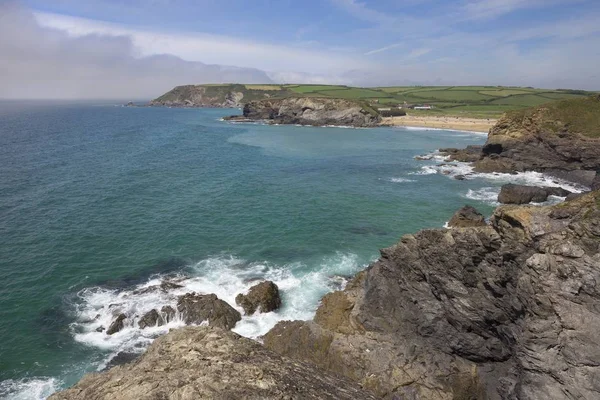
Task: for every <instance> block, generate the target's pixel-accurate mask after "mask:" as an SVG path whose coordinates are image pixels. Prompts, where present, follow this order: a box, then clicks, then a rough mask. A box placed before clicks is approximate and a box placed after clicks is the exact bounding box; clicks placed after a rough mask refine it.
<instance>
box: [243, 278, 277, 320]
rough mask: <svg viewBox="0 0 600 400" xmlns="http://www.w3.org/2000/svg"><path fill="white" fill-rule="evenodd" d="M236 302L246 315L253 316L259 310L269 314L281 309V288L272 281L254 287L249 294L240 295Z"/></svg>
mask: <svg viewBox="0 0 600 400" xmlns="http://www.w3.org/2000/svg"><path fill="white" fill-rule="evenodd" d="M235 302H236V304H237V305H239V306H241V307H242V308H243V309H244V312H245V313H246V315H252V314H254V313H255V312H256V311H257V310H258V312H261V313H268V312H271V311H275V310H277V309H278V308H279V307H281V297H280V296H279V288H278V287H277V285H276V284H274V283H273V282H271V281H265V282H261V283H259V284H257V285H254V286H252V287H251V288H250V290H249V291H248V294H242V293H240V294H238V295H237V296H236V298H235Z"/></svg>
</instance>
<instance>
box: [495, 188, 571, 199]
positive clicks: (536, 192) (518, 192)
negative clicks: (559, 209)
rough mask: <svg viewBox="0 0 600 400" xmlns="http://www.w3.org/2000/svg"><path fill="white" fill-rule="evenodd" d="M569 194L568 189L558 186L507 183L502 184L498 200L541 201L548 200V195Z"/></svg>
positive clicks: (560, 195) (561, 195) (563, 195)
mask: <svg viewBox="0 0 600 400" xmlns="http://www.w3.org/2000/svg"><path fill="white" fill-rule="evenodd" d="M569 194H571V192H570V191H568V190H565V189H563V188H559V187H539V186H526V185H515V184H512V183H509V184H507V185H503V186H502V189H501V190H500V194H499V195H498V202H500V203H502V204H528V203H531V202H534V203H543V202H544V201H546V200H548V196H559V197H566V196H567V195H569Z"/></svg>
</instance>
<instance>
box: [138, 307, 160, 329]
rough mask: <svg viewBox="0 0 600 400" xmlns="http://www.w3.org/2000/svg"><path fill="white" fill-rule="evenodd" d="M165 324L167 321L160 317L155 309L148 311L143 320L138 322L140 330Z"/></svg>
mask: <svg viewBox="0 0 600 400" xmlns="http://www.w3.org/2000/svg"><path fill="white" fill-rule="evenodd" d="M164 324H165V321H164V320H163V318H162V317H161V316H160V314H159V313H158V311H156V310H155V309H154V308H153V309H152V310H150V311H148V312H147V313H146V314H144V315H143V316H142V318H141V319H140V320H139V322H138V326H139V327H140V329H144V328H149V327H153V326H162V325H164Z"/></svg>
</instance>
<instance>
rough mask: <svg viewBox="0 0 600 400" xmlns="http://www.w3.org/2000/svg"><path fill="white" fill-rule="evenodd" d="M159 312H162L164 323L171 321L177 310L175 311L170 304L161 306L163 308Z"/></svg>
mask: <svg viewBox="0 0 600 400" xmlns="http://www.w3.org/2000/svg"><path fill="white" fill-rule="evenodd" d="M160 312H161V313H162V317H163V320H164V321H165V322H166V323H169V322H171V321H173V320H174V319H175V316H176V315H177V311H175V309H174V308H173V307H171V306H163V308H161V309H160Z"/></svg>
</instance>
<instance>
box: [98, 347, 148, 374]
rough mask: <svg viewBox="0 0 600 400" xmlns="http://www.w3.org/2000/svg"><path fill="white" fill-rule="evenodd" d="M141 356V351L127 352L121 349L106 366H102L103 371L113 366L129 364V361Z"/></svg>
mask: <svg viewBox="0 0 600 400" xmlns="http://www.w3.org/2000/svg"><path fill="white" fill-rule="evenodd" d="M140 356H141V353H131V352H127V351H121V352H119V353H118V354H117V355H116V356H114V357H113V358H112V359H111V360H110V361H109V362H108V364H106V366H105V367H104V368H102V371H108V370H109V369H111V368H112V367H116V366H118V365H124V364H129V363H131V362H133V361H135V360H137V359H138V358H140Z"/></svg>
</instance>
